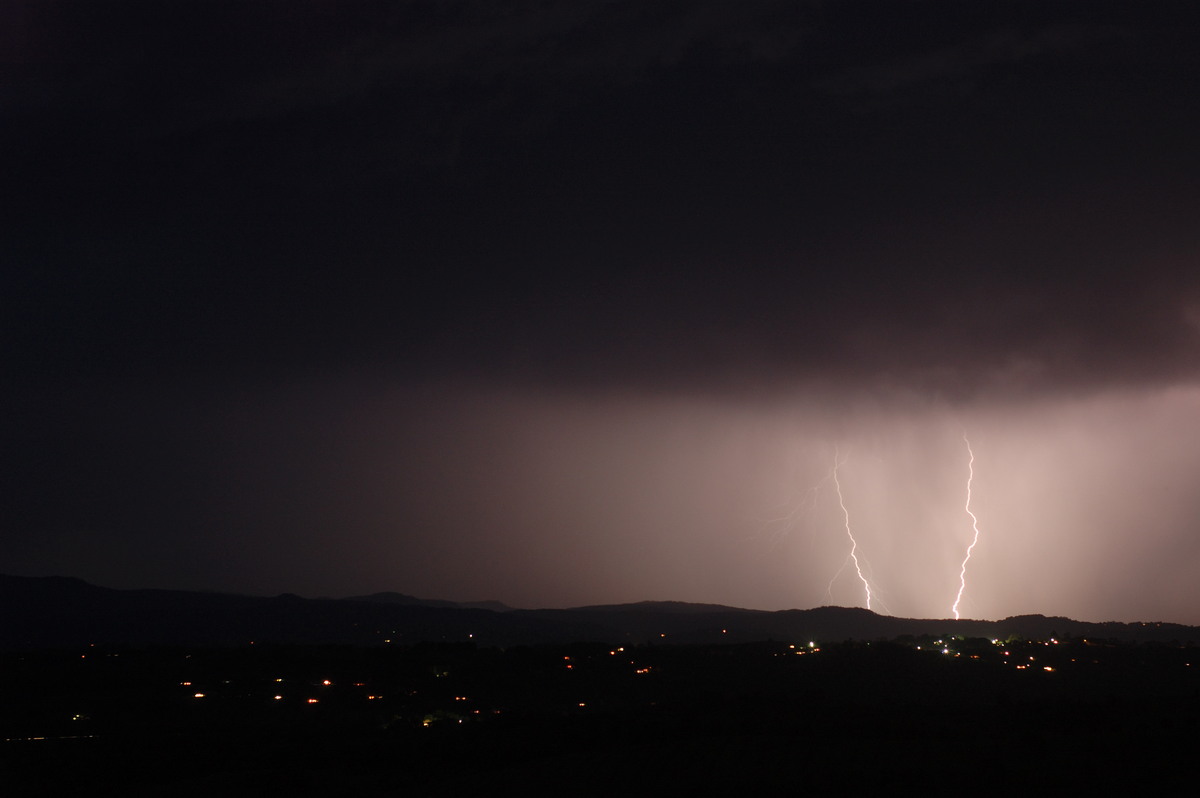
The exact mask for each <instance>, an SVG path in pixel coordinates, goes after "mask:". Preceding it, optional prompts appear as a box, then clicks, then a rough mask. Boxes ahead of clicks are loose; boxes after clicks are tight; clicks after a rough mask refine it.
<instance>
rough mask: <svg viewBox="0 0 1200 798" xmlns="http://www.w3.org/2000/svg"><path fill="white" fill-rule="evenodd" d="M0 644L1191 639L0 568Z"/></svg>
mask: <svg viewBox="0 0 1200 798" xmlns="http://www.w3.org/2000/svg"><path fill="white" fill-rule="evenodd" d="M0 612H2V613H3V617H4V618H5V624H4V625H3V627H2V628H0V648H4V649H10V650H11V649H37V648H51V647H61V646H75V645H87V644H90V643H97V644H100V643H104V644H133V645H139V644H181V645H182V644H186V645H245V644H247V643H250V642H263V643H266V642H274V643H350V644H358V645H387V644H412V643H419V642H468V641H470V642H474V643H476V644H478V645H484V646H488V645H496V646H509V645H528V644H547V643H571V642H606V643H646V642H661V643H672V644H673V643H678V644H698V643H699V644H703V643H739V642H755V641H765V640H780V641H808V640H817V641H840V640H881V639H893V638H897V637H902V636H905V635H911V636H920V635H943V634H949V635H955V636H960V637H963V636H968V637H986V638H1003V639H1008V638H1011V637H1016V638H1025V639H1047V638H1050V637H1063V638H1067V637H1088V638H1095V639H1104V640H1114V641H1120V642H1154V641H1157V642H1171V641H1176V642H1187V641H1198V640H1200V628H1198V627H1194V626H1185V625H1181V624H1172V623H1159V622H1144V623H1118V622H1106V623H1092V622H1086V621H1076V620H1073V619H1070V618H1064V617H1047V616H1043V615H1021V616H1014V617H1010V618H1005V619H1003V620H999V621H979V620H952V619H944V618H943V619H918V618H894V617H890V616H884V615H879V614H877V613H874V612H871V611H870V610H865V609H860V608H847V607H818V608H815V609H808V610H798V609H797V610H780V611H773V612H772V611H764V610H750V609H741V608H737V607H726V606H722V605H711V604H688V603H686V602H671V601H667V602H662V601H647V602H638V603H633V604H617V605H604V606H589V607H577V608H572V609H538V610H518V609H511V608H509V607H506V606H505V605H503V604H500V603H499V602H475V603H471V604H459V603H456V602H451V601H441V600H424V599H419V598H416V597H413V596H408V595H406V594H403V593H377V594H373V595H369V596H356V597H352V598H345V599H331V598H316V599H308V598H303V597H301V596H297V595H294V594H283V595H279V596H275V597H260V596H243V595H231V594H223V593H205V592H196V591H182V590H115V589H112V588H105V587H99V586H96V585H92V584H89V583H87V582H84V581H83V580H80V579H74V578H68V577H19V576H0Z"/></svg>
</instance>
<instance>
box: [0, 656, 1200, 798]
mask: <svg viewBox="0 0 1200 798" xmlns="http://www.w3.org/2000/svg"><path fill="white" fill-rule="evenodd" d="M810 643H811V645H810ZM0 663H2V665H3V682H2V685H0V701H2V709H3V714H2V716H0V724H2V728H0V737H2V738H3V739H4V741H3V743H0V768H2V770H0V779H2V781H3V784H4V794H6V795H46V796H57V795H83V794H99V793H100V792H103V793H109V794H120V795H129V796H154V795H175V796H193V795H196V796H198V795H226V796H258V795H263V796H309V795H363V796H379V795H398V796H406V795H468V794H478V795H497V794H552V793H554V794H564V795H613V794H621V793H624V794H640V795H688V794H702V793H705V794H711V793H713V792H714V791H718V792H720V791H729V792H730V794H740V793H745V792H746V791H750V790H754V791H761V790H763V789H772V790H782V791H784V793H785V794H804V793H808V794H828V793H848V794H862V793H866V792H868V791H876V790H889V791H898V790H905V791H907V788H909V787H915V788H916V789H918V790H919V791H920V792H922V793H935V794H943V793H959V794H1014V793H1015V794H1031V793H1032V794H1049V793H1056V792H1062V791H1071V792H1072V793H1075V792H1077V791H1078V790H1079V789H1080V788H1086V789H1099V788H1103V789H1104V791H1105V792H1106V793H1107V792H1109V791H1111V790H1112V789H1114V788H1122V789H1130V790H1135V791H1136V792H1137V793H1138V794H1146V792H1147V791H1148V790H1155V791H1157V792H1158V793H1160V794H1186V793H1193V794H1194V793H1195V791H1196V790H1197V789H1198V788H1200V774H1198V773H1197V771H1196V768H1195V764H1194V757H1195V751H1196V744H1197V743H1198V742H1200V722H1198V716H1200V713H1198V710H1200V649H1198V648H1195V647H1192V646H1180V645H1170V644H1118V643H1115V642H1111V641H1092V640H1083V639H1071V640H1062V641H1053V640H1044V641H1028V640H1010V641H999V640H997V641H991V640H986V639H982V638H977V639H973V638H945V639H942V638H934V637H932V636H930V637H910V638H903V639H899V640H893V641H890V642H883V641H876V642H873V643H869V644H868V643H841V644H834V645H829V644H822V643H819V642H817V641H805V640H797V641H794V642H790V643H780V642H767V643H753V644H737V645H703V646H700V645H695V646H662V645H660V646H625V647H621V648H618V647H612V646H604V645H598V644H586V645H584V644H578V645H558V646H541V647H514V648H508V649H499V648H482V647H478V648H477V647H475V646H474V645H472V644H421V645H415V646H410V647H371V648H368V647H351V646H261V645H260V646H245V647H240V648H197V649H189V648H182V647H179V648H162V647H156V648H103V647H100V646H89V647H85V648H82V649H71V650H62V649H60V650H55V651H41V652H20V653H8V654H4V655H0Z"/></svg>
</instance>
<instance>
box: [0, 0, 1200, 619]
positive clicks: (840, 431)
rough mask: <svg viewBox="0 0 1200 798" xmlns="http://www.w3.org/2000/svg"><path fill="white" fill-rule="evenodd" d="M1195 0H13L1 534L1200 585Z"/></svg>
mask: <svg viewBox="0 0 1200 798" xmlns="http://www.w3.org/2000/svg"><path fill="white" fill-rule="evenodd" d="M1198 23H1200V11H1196V10H1193V9H1192V8H1191V7H1190V6H1189V5H1187V4H1180V3H1154V2H1150V3H1117V2H1078V3H1070V2H1063V3H1044V2H1028V3H1024V2H1004V3H999V4H989V5H988V6H987V9H982V8H980V7H978V6H976V5H975V4H964V3H961V2H950V0H929V1H928V2H890V3H885V2H853V1H852V2H839V3H817V2H782V0H781V1H780V2H747V3H738V4H724V3H705V2H698V3H662V4H647V3H642V2H633V1H632V0H630V1H629V2H625V1H624V0H617V1H616V2H599V0H597V1H596V2H562V3H558V2H549V3H519V2H496V3H467V2H446V3H416V2H400V3H387V2H382V1H380V2H370V3H365V2H364V3H354V4H347V3H332V2H330V3H325V2H316V3H309V4H304V5H303V6H301V5H298V4H295V3H290V2H274V3H268V2H254V3H229V4H211V3H170V4H163V3H156V2H116V3H106V4H96V3H90V2H82V1H80V2H47V3H26V4H10V5H9V6H7V7H6V8H5V9H4V10H3V11H0V31H3V33H0V36H2V37H3V38H2V39H0V41H2V42H3V45H2V47H0V50H2V51H3V52H4V53H5V54H6V57H5V61H6V73H5V77H4V78H3V82H2V83H0V88H2V92H3V94H2V100H0V107H2V108H3V110H2V111H0V113H3V125H0V153H3V154H2V155H0V164H2V167H0V168H2V173H0V180H2V181H3V185H5V187H6V189H5V191H4V203H5V208H4V213H5V218H6V219H7V223H6V224H5V225H4V226H3V230H2V232H0V246H2V249H0V252H2V253H3V259H4V262H5V266H4V269H3V270H0V297H2V300H0V301H2V302H3V313H0V324H2V325H3V337H2V339H0V340H2V341H3V349H2V352H3V367H4V372H5V375H6V379H5V380H4V382H3V389H2V392H0V396H2V397H3V408H4V413H3V414H2V416H0V419H2V420H0V431H2V434H3V446H2V448H0V451H2V452H3V454H2V460H0V462H2V463H3V474H4V484H5V490H4V492H3V498H2V499H0V532H2V534H0V572H4V573H13V574H28V575H42V574H64V575H72V576H80V577H83V578H85V579H88V580H91V581H94V582H97V583H99V584H104V585H109V586H113V587H180V588H201V589H212V590H225V591H239V592H247V593H260V594H271V593H278V592H283V591H292V592H298V593H302V594H305V595H349V594H361V593H365V592H372V591H377V590H398V591H402V592H407V593H412V594H416V595H421V596H427V597H438V598H457V599H463V600H467V599H481V598H494V599H499V600H501V601H504V602H506V603H509V604H512V605H517V606H535V607H543V606H569V605H581V604H598V603H613V602H623V601H637V600H646V599H672V600H682V601H697V602H716V603H724V604H732V605H737V606H747V607H757V608H764V609H779V608H788V607H809V606H816V605H820V604H826V603H836V604H842V605H848V606H861V605H862V603H863V593H862V584H861V582H859V581H858V580H857V577H856V576H854V574H853V572H852V571H850V570H846V569H844V568H843V565H844V564H845V562H846V557H847V555H848V540H847V536H846V532H845V529H844V526H843V525H844V516H843V512H842V509H841V507H840V506H839V504H838V501H837V495H836V492H835V491H834V486H833V485H832V484H831V482H830V470H831V468H832V466H833V462H834V456H835V451H836V452H837V453H838V455H839V456H840V457H841V458H842V459H843V460H844V463H843V465H841V466H840V468H839V481H840V484H841V487H842V490H843V497H844V500H845V504H846V515H848V517H849V519H850V523H851V524H852V529H853V531H854V534H855V536H856V539H857V540H858V543H859V549H858V553H859V554H861V555H862V557H863V560H864V563H865V566H866V568H867V573H868V576H869V579H870V581H871V583H872V586H873V590H874V591H876V593H877V596H878V599H879V603H877V604H876V605H875V607H874V608H875V609H879V610H881V611H887V612H890V613H892V614H896V615H906V616H940V617H947V616H949V615H950V614H951V604H952V603H953V601H954V597H955V593H956V591H957V588H958V573H959V568H960V564H961V561H962V558H963V556H964V553H965V550H966V546H967V545H968V544H969V543H970V540H971V534H972V530H971V520H970V517H969V515H968V514H967V512H966V509H965V506H964V503H965V500H966V477H967V463H968V457H967V450H966V447H965V444H964V441H963V434H964V432H965V433H966V434H967V435H968V436H969V438H970V441H971V445H972V447H973V450H974V453H975V463H974V468H975V481H974V483H973V497H972V498H973V501H972V507H971V509H972V510H973V511H974V512H975V514H976V516H977V517H978V519H979V526H980V530H981V537H980V540H979V543H978V545H977V547H976V548H975V549H974V551H973V556H972V560H971V562H970V563H969V567H968V570H967V588H966V590H965V592H964V596H963V604H962V610H963V614H964V615H965V616H970V617H981V618H998V617H1004V616H1006V615H1013V614H1019V613H1044V614H1048V615H1049V614H1062V615H1070V616H1072V617H1076V618H1079V619H1082V620H1163V621H1176V622H1184V623H1193V624H1200V579H1196V574H1197V573H1198V572H1200V491H1197V490H1196V487H1195V486H1196V484H1197V483H1198V482H1200V269H1198V268H1197V254H1198V252H1200V246H1198V245H1200V226H1198V225H1197V224H1196V219H1197V218H1200V189H1198V188H1197V187H1198V186H1200V149H1197V148H1196V146H1195V141H1196V140H1197V133H1198V130H1197V122H1198V120H1200V113H1198V111H1200V63H1198V62H1200V54H1198V52H1197V50H1196V48H1195V47H1194V46H1193V43H1194V41H1195V40H1196V34H1197V33H1200V24H1198ZM781 516H786V517H787V519H786V520H783V521H781V520H778V519H779V518H780V517H781ZM773 519H775V520H773ZM835 575H836V578H835ZM831 580H833V581H832V583H831Z"/></svg>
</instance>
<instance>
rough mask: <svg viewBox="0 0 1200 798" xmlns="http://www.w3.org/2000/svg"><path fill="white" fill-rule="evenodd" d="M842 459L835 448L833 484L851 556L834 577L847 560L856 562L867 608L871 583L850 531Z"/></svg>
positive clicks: (836, 576)
mask: <svg viewBox="0 0 1200 798" xmlns="http://www.w3.org/2000/svg"><path fill="white" fill-rule="evenodd" d="M841 464H842V461H841V460H840V459H839V458H838V451H837V449H836V448H835V449H834V450H833V485H834V487H835V488H837V497H838V504H840V505H841V506H842V516H843V517H844V518H845V526H846V537H848V538H850V556H849V557H848V558H847V560H846V561H844V562H843V563H842V567H841V568H839V569H838V572H837V573H836V574H834V577H833V579H834V580H836V579H837V578H838V576H841V573H842V571H843V570H844V569H845V567H846V562H853V563H854V570H855V571H857V572H858V578H859V580H860V581H861V582H862V583H863V589H864V590H866V592H867V609H871V584H870V583H869V582H867V578H866V577H865V576H863V571H862V565H861V564H860V563H859V561H858V541H857V540H855V539H854V533H853V532H851V531H850V511H849V510H847V509H846V500H845V498H843V497H842V483H841V481H840V480H839V479H838V467H839V466H841ZM829 587H830V588H831V589H832V588H833V581H830V583H829Z"/></svg>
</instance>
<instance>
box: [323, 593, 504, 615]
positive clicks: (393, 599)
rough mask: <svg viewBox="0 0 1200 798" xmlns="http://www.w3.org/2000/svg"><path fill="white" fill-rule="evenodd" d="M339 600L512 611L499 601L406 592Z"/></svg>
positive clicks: (373, 594)
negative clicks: (443, 598) (430, 595)
mask: <svg viewBox="0 0 1200 798" xmlns="http://www.w3.org/2000/svg"><path fill="white" fill-rule="evenodd" d="M341 601H371V602H375V603H376V604H399V605H401V606H405V607H452V608H455V609H468V610H491V611H492V612H512V610H513V608H512V607H510V606H508V605H507V604H504V603H503V602H500V601H445V600H442V599H421V598H417V597H416V596H410V595H408V594H407V593H393V592H391V591H385V592H383V593H371V594H369V595H366V596H348V597H346V598H344V599H341Z"/></svg>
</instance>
